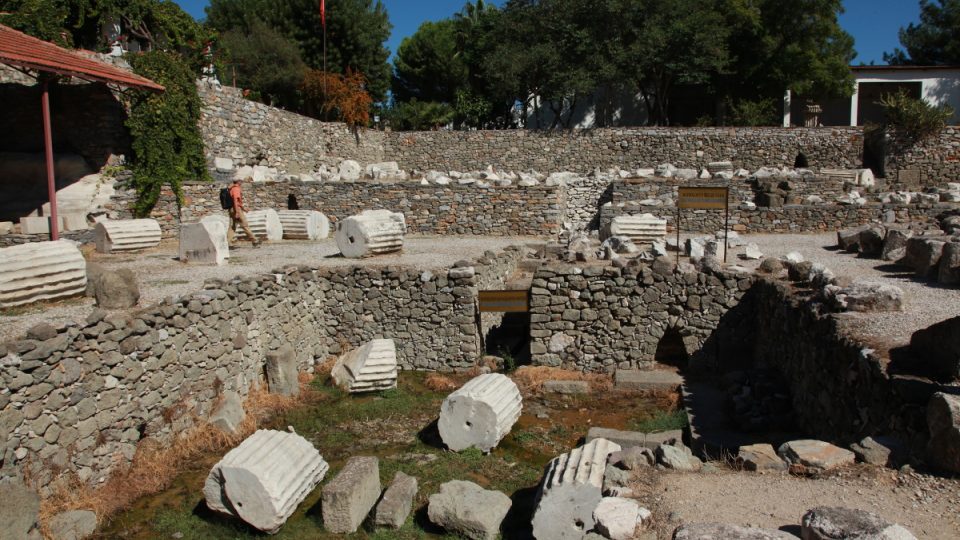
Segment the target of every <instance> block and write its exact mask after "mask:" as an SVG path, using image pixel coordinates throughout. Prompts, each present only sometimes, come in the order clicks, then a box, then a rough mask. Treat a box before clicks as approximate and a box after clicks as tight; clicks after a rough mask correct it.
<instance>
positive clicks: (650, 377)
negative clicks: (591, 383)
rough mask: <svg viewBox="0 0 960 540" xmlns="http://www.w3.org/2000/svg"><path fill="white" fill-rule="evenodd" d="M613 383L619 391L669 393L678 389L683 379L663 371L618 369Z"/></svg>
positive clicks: (673, 373)
mask: <svg viewBox="0 0 960 540" xmlns="http://www.w3.org/2000/svg"><path fill="white" fill-rule="evenodd" d="M613 381H614V387H615V388H618V389H620V390H633V391H638V392H650V391H666V392H671V391H676V390H679V389H680V385H682V384H683V377H681V376H680V374H679V373H675V372H673V371H665V370H639V369H618V370H617V372H616V373H615V374H614V377H613Z"/></svg>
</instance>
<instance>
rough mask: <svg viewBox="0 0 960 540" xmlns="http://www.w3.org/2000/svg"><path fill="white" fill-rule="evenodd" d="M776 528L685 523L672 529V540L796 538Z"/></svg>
mask: <svg viewBox="0 0 960 540" xmlns="http://www.w3.org/2000/svg"><path fill="white" fill-rule="evenodd" d="M796 538H797V537H796V536H793V535H792V534H790V533H785V532H783V531H778V530H776V529H760V528H757V527H741V526H739V525H729V524H725V523H687V524H685V525H681V526H679V527H677V529H676V530H675V531H673V540H727V539H729V540H734V539H735V540H796Z"/></svg>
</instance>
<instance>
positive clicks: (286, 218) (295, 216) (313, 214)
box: [277, 210, 330, 240]
mask: <svg viewBox="0 0 960 540" xmlns="http://www.w3.org/2000/svg"><path fill="white" fill-rule="evenodd" d="M277 215H278V216H279V218H280V225H281V227H282V229H283V237H284V238H285V239H287V240H322V239H324V238H326V237H328V236H330V220H329V219H327V216H325V215H323V214H322V213H320V212H317V211H316V210H280V211H279V212H277Z"/></svg>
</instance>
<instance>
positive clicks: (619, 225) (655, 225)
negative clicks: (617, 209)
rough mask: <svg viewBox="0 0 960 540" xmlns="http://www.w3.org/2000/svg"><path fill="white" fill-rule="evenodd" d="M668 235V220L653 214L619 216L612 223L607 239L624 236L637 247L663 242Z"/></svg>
mask: <svg viewBox="0 0 960 540" xmlns="http://www.w3.org/2000/svg"><path fill="white" fill-rule="evenodd" d="M666 235H667V220H665V219H661V218H658V217H657V216H654V215H653V214H640V215H632V216H631V215H627V216H617V217H615V218H613V220H612V221H611V222H610V226H609V230H608V231H607V237H608V238H609V237H616V236H622V237H626V238H628V239H630V240H631V241H632V242H633V243H634V244H637V245H650V244H652V243H653V242H657V241H662V240H663V239H664V237H666Z"/></svg>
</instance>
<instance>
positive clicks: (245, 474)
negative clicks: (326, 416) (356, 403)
mask: <svg viewBox="0 0 960 540" xmlns="http://www.w3.org/2000/svg"><path fill="white" fill-rule="evenodd" d="M329 468H330V467H329V466H328V465H327V462H326V461H324V459H323V457H322V456H320V453H319V452H317V449H316V448H314V447H313V445H312V444H310V443H309V442H308V441H307V440H306V439H304V438H303V437H301V436H299V435H297V434H296V433H286V432H282V431H270V430H259V431H257V432H256V433H254V434H253V435H251V436H249V437H247V438H246V439H245V440H244V441H243V442H242V443H240V445H239V446H237V447H236V448H234V449H233V450H231V451H229V452H227V454H226V455H225V456H223V459H221V460H220V461H219V462H218V463H217V464H216V465H214V466H213V469H211V470H210V474H209V475H208V476H207V480H206V482H205V483H204V486H203V495H204V497H205V499H206V502H207V507H209V508H210V509H211V510H214V511H216V512H220V513H224V514H228V515H232V516H235V517H238V518H240V519H242V520H243V521H245V522H247V523H248V524H250V525H252V526H253V527H256V528H257V529H260V530H261V531H264V532H268V533H271V534H272V533H275V532H277V531H278V530H280V527H282V526H283V524H284V523H285V522H286V521H287V518H289V517H290V515H291V514H293V512H294V510H296V509H297V505H299V504H300V503H301V502H303V500H304V499H305V498H306V497H307V495H309V494H310V492H311V491H313V488H315V487H316V486H317V484H319V483H320V481H321V480H323V477H324V476H325V475H326V474H327V470H328V469H329ZM377 494H378V495H379V490H378V491H377Z"/></svg>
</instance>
